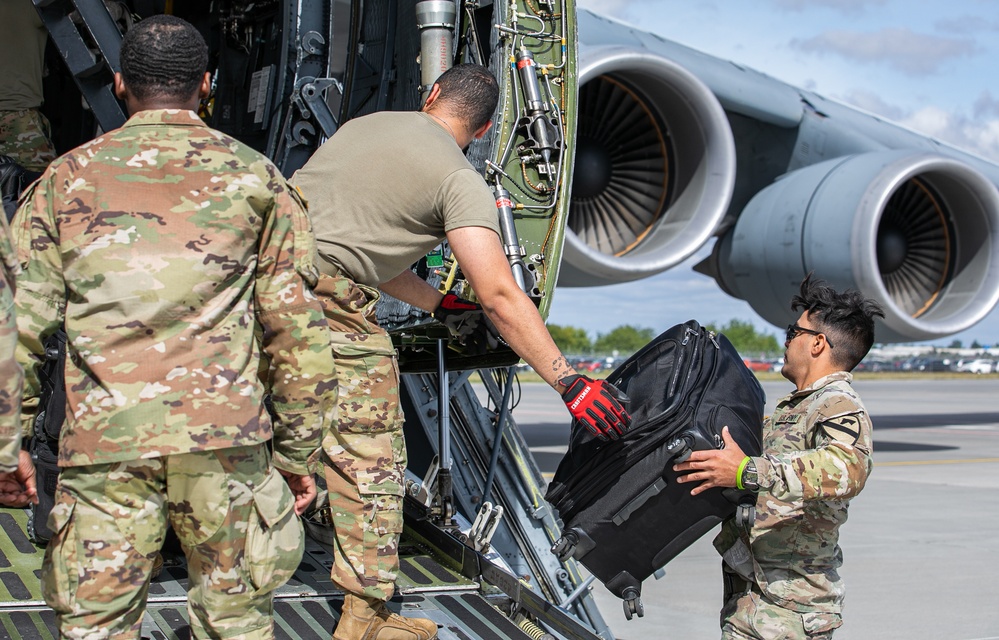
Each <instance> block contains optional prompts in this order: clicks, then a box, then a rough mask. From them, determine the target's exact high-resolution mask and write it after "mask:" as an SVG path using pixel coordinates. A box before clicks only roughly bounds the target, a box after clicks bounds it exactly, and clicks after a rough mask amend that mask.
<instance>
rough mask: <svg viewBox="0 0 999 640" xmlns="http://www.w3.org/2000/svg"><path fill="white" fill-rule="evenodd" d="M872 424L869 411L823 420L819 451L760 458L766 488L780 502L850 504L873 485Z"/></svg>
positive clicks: (817, 432)
mask: <svg viewBox="0 0 999 640" xmlns="http://www.w3.org/2000/svg"><path fill="white" fill-rule="evenodd" d="M870 433H871V423H870V418H869V417H868V416H867V413H866V412H865V411H864V410H863V409H860V410H853V411H849V412H846V413H838V414H836V415H831V416H829V415H822V414H820V415H819V416H818V420H817V421H816V422H815V424H814V425H813V428H812V439H813V442H814V444H813V448H811V449H805V450H804V451H795V452H791V453H785V454H781V455H773V454H767V455H764V456H762V457H760V458H757V459H756V468H757V471H758V472H759V478H760V486H761V487H763V488H765V489H766V490H767V491H768V492H769V493H770V494H771V495H772V496H774V497H775V498H777V499H778V500H783V501H786V502H790V501H794V500H847V499H850V498H852V497H853V496H855V495H857V494H858V493H860V491H861V490H862V489H863V488H864V485H865V484H866V483H867V476H868V475H869V474H870V472H871V468H872V466H873V462H872V459H871V447H870Z"/></svg>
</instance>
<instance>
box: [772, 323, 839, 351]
mask: <svg viewBox="0 0 999 640" xmlns="http://www.w3.org/2000/svg"><path fill="white" fill-rule="evenodd" d="M799 333H807V334H809V335H812V336H823V337H824V338H825V339H826V344H827V345H829V348H830V349H832V348H833V343H832V341H831V340H829V336H827V335H826V334H824V333H822V332H821V331H814V330H812V329H806V328H805V327H799V326H798V325H797V324H789V325H787V333H786V334H785V335H784V342H791V341H792V340H794V339H795V338H797V337H798V334H799Z"/></svg>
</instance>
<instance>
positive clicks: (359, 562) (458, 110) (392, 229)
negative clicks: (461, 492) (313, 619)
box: [292, 64, 630, 640]
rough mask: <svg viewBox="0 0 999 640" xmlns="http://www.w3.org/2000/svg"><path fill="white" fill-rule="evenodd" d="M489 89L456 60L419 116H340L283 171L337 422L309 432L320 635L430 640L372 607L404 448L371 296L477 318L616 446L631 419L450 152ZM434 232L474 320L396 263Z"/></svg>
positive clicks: (477, 128)
mask: <svg viewBox="0 0 999 640" xmlns="http://www.w3.org/2000/svg"><path fill="white" fill-rule="evenodd" d="M498 96H499V89H498V87H497V84H496V80H495V78H493V76H492V74H490V73H489V71H488V70H486V69H485V68H483V67H480V66H477V65H469V64H463V65H457V66H455V67H453V68H452V69H450V70H448V71H447V72H445V73H444V74H443V75H442V76H441V77H440V78H439V79H438V80H437V82H436V83H435V84H434V86H433V88H432V89H431V92H430V95H429V96H428V98H427V100H426V103H425V104H424V106H423V109H422V110H421V112H418V113H387V112H386V113H375V114H371V115H368V116H364V117H362V118H357V119H355V120H351V121H350V122H348V123H346V124H345V125H344V126H343V127H341V128H340V130H339V131H337V133H336V135H334V136H333V137H332V138H331V139H330V140H329V141H328V142H326V143H325V144H324V145H323V146H322V147H320V149H319V150H318V151H317V152H316V153H315V155H314V156H313V157H312V158H311V159H310V160H309V162H308V163H307V164H306V165H305V166H304V167H303V168H302V169H301V170H299V171H298V172H297V173H296V174H295V176H294V177H293V178H292V182H293V183H294V184H295V185H296V186H298V187H299V188H300V189H301V190H302V192H303V194H304V195H305V198H306V200H307V201H308V205H309V213H310V216H311V218H312V225H313V228H314V231H315V234H316V239H317V241H318V246H319V254H320V260H319V265H318V266H319V269H320V271H321V272H322V273H323V277H322V278H321V279H320V283H319V286H318V287H317V290H316V292H317V293H318V294H319V295H320V298H321V300H322V301H323V304H324V305H325V307H326V317H327V321H328V322H329V324H330V328H331V329H332V332H333V335H332V340H333V350H334V359H335V360H336V366H337V378H338V381H339V385H340V395H339V409H340V411H339V424H338V427H337V428H336V429H334V430H332V431H331V432H329V433H325V434H324V437H323V450H324V451H325V453H326V456H325V462H326V482H327V486H328V489H329V495H330V504H331V507H332V511H333V518H334V526H335V529H336V542H335V545H334V557H335V563H334V566H333V570H332V577H333V581H334V582H336V583H337V584H338V585H339V586H340V587H341V588H343V589H344V590H345V591H347V596H346V597H345V598H344V605H343V616H342V617H341V619H340V622H339V624H338V625H337V629H336V633H335V635H334V638H339V639H341V640H354V639H358V638H378V640H392V639H393V638H408V639H412V638H419V639H421V640H426V639H428V638H433V637H435V636H436V635H437V625H435V624H434V623H433V622H432V621H431V620H424V619H418V618H403V617H401V616H398V615H396V614H392V613H390V612H389V611H388V610H387V609H386V608H385V606H384V602H385V601H386V600H388V599H389V598H391V597H392V594H393V592H394V590H395V578H396V573H397V571H398V568H399V560H398V553H397V545H398V542H399V534H400V533H401V532H402V498H403V471H404V469H405V467H406V451H405V444H404V440H403V436H402V425H403V415H402V409H401V408H400V406H399V371H398V365H397V362H396V358H395V351H394V349H393V347H392V341H391V339H390V338H389V336H388V335H387V334H386V332H385V331H384V330H383V329H381V328H380V327H379V326H378V324H377V321H376V319H375V303H376V302H377V300H378V297H379V293H378V290H379V289H380V290H381V291H384V292H386V293H388V294H389V295H391V296H393V297H395V298H398V299H400V300H402V301H404V302H407V303H409V304H411V305H413V306H415V307H418V308H421V309H424V310H425V311H428V312H432V313H434V317H435V318H437V319H439V320H442V321H444V322H445V324H448V323H447V321H446V318H447V316H448V314H450V313H452V312H454V313H455V314H466V313H470V312H475V313H479V314H480V315H481V313H482V312H484V313H485V315H486V316H488V318H489V319H490V320H491V321H492V323H493V324H494V325H495V327H496V329H497V330H498V331H499V333H500V334H501V335H502V336H503V338H504V339H505V340H506V342H507V343H508V344H509V345H510V346H511V347H512V348H513V349H514V351H516V352H517V353H518V354H519V355H520V356H521V357H522V358H523V359H524V360H525V361H527V363H528V364H530V365H531V366H532V367H533V368H534V369H535V370H536V371H537V372H538V373H539V374H540V375H541V376H542V378H544V379H545V381H546V382H548V384H550V385H551V386H552V387H554V388H555V389H556V390H558V391H560V392H561V393H562V396H563V399H564V400H565V401H566V404H567V406H569V407H570V411H571V412H572V413H573V415H574V416H575V417H576V418H577V419H580V420H581V421H582V423H583V424H584V425H585V426H587V427H588V428H589V429H591V430H592V431H593V432H595V433H597V434H598V435H600V436H603V437H617V435H619V434H620V433H621V432H623V431H624V430H625V429H627V427H628V425H629V423H630V417H629V416H628V414H627V412H626V411H625V410H624V407H623V406H622V404H621V402H622V401H626V398H625V397H624V395H623V394H621V393H620V392H619V391H618V390H617V389H614V387H612V386H611V385H609V384H606V383H604V382H603V381H594V380H590V379H589V378H585V377H583V376H580V375H578V374H576V372H575V371H574V370H573V369H572V367H570V366H569V365H568V363H566V361H565V358H564V357H563V356H562V354H561V353H560V352H559V350H558V347H556V346H555V343H554V342H553V341H552V339H551V336H550V335H549V334H548V330H547V329H546V328H545V325H544V321H543V320H542V318H541V315H540V314H539V313H538V310H537V308H536V307H535V306H534V303H533V302H531V300H530V298H528V297H527V295H526V294H525V293H524V292H523V291H522V290H521V289H520V287H519V286H518V285H517V283H516V281H515V280H514V278H513V273H512V272H511V270H510V265H509V263H508V262H507V259H506V255H505V254H504V253H503V248H502V244H501V242H500V236H499V223H498V219H497V215H496V204H495V200H494V198H493V195H492V192H491V191H490V190H489V188H488V187H487V186H486V183H485V181H484V180H483V179H482V177H481V176H480V175H479V174H478V172H477V171H475V169H474V168H473V167H472V166H471V165H470V164H469V163H468V161H467V160H466V159H465V156H464V153H463V149H465V148H466V147H467V146H468V145H469V144H470V143H471V142H472V140H474V139H478V138H481V137H482V136H484V135H485V133H486V132H487V131H488V130H489V127H490V126H491V125H492V121H491V120H490V118H491V116H492V113H493V111H494V110H495V108H496V104H497V101H498ZM445 238H446V239H447V241H448V244H449V246H450V248H451V250H452V252H453V254H454V257H455V258H456V259H457V261H458V263H459V264H460V265H461V270H462V273H463V274H464V275H465V277H466V278H467V280H468V282H469V283H470V284H471V286H472V289H473V290H474V291H475V294H476V296H477V297H478V299H479V301H480V302H481V304H482V309H481V311H475V309H474V308H475V307H476V305H468V304H467V303H465V302H464V301H460V302H459V303H458V305H457V306H456V307H453V306H452V304H453V303H454V302H455V300H457V299H456V298H455V296H454V295H452V294H448V295H447V296H445V295H442V294H441V293H440V292H439V291H437V290H436V289H434V288H433V287H431V286H430V285H429V284H427V282H426V281H424V280H423V279H421V278H420V277H419V276H417V275H416V274H414V273H413V272H412V271H410V270H409V266H410V265H411V264H412V263H414V262H416V261H417V260H418V259H419V258H421V257H422V256H424V255H425V254H426V253H427V252H428V251H429V250H431V249H433V248H434V247H436V246H437V245H438V244H440V242H441V241H443V240H444V239H445ZM470 309H471V311H470ZM449 328H450V327H449Z"/></svg>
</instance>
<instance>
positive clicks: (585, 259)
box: [559, 46, 736, 286]
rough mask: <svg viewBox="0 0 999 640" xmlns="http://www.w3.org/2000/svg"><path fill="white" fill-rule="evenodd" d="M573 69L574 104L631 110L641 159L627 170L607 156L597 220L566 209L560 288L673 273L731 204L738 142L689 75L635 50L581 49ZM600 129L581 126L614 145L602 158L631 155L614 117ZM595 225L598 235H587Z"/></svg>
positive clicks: (715, 105) (707, 237)
mask: <svg viewBox="0 0 999 640" xmlns="http://www.w3.org/2000/svg"><path fill="white" fill-rule="evenodd" d="M579 69H580V104H581V105H582V104H584V103H586V102H587V101H588V100H591V99H594V98H593V96H592V95H588V93H592V92H594V91H610V90H613V91H615V92H617V94H618V96H619V97H620V98H621V99H623V100H625V101H630V103H631V112H630V113H631V114H632V115H633V116H634V117H636V118H638V119H640V120H641V121H643V122H645V123H647V125H646V127H645V128H646V129H647V131H646V133H647V134H648V138H647V139H646V140H645V142H646V143H647V144H645V145H644V147H645V148H646V151H647V152H648V156H647V157H644V158H642V157H640V156H639V157H636V158H632V160H633V161H634V162H635V163H637V164H634V165H632V166H631V167H630V169H629V167H625V166H623V165H622V164H621V162H620V160H618V159H615V155H614V154H613V153H608V154H607V155H608V157H609V158H610V163H611V167H610V178H609V179H608V183H609V185H610V186H609V187H608V190H609V191H611V195H613V196H614V197H610V198H605V199H604V201H603V202H602V203H601V205H600V206H599V208H598V210H597V211H596V212H594V210H593V209H591V210H590V211H589V212H586V211H584V210H585V206H584V207H583V208H580V207H578V206H577V205H576V204H575V203H574V204H572V205H571V206H570V211H569V220H568V224H567V231H566V234H565V245H564V250H563V263H562V267H561V271H560V275H559V284H561V285H568V286H593V285H602V284H616V283H620V282H628V281H632V280H638V279H641V278H645V277H648V276H651V275H655V274H657V273H660V272H662V271H665V270H666V269H669V268H671V267H674V266H676V265H677V264H679V263H681V262H683V261H684V260H685V259H687V258H688V257H690V256H691V255H693V254H694V253H695V252H696V251H697V250H698V249H700V248H701V247H702V246H703V245H704V244H705V243H706V242H707V241H708V240H710V238H711V237H712V235H713V234H714V232H715V230H716V228H717V227H718V225H719V223H720V222H721V220H722V218H723V217H724V215H725V213H726V212H727V211H728V207H729V204H730V202H731V198H732V192H733V189H734V185H735V172H736V165H735V162H736V159H735V158H736V157H735V141H734V138H733V135H732V131H731V128H730V126H729V123H728V118H727V117H726V115H725V111H724V109H723V108H722V106H721V104H720V103H719V102H718V100H717V99H716V98H715V96H714V94H713V93H712V92H711V90H710V89H709V88H708V87H707V86H706V85H705V84H704V83H703V82H702V81H701V80H699V79H698V78H697V77H695V76H694V75H693V74H691V73H690V72H689V71H687V70H686V69H684V68H683V67H681V66H679V65H677V64H676V63H674V62H672V61H670V60H667V59H665V58H662V57H659V56H657V55H653V54H649V53H647V52H644V51H641V50H636V49H632V48H629V47H621V46H609V47H598V48H590V49H585V50H583V51H582V52H581V55H580V65H579ZM601 97H602V96H597V99H596V101H597V102H599V100H598V99H599V98H601ZM622 113H624V112H622ZM591 124H594V125H599V124H600V123H591ZM603 124H604V128H602V129H601V128H599V127H597V128H595V129H589V130H587V129H586V127H584V128H583V132H584V135H589V136H591V137H601V136H602V137H604V138H606V137H607V136H611V140H610V141H609V142H605V143H603V144H604V145H605V147H608V148H609V151H616V149H610V147H613V146H614V145H615V144H618V145H624V146H631V147H634V145H635V143H636V140H634V139H630V138H629V139H619V140H615V139H614V138H613V131H614V129H615V127H616V126H617V125H618V123H617V122H615V121H614V119H613V118H607V119H606V120H605V122H604V123H603ZM628 130H629V131H630V130H631V129H630V128H629V129H628ZM650 132H651V133H650ZM637 142H639V143H640V142H641V141H637ZM640 146H641V145H640ZM618 157H620V156H618ZM584 160H585V158H584ZM598 160H599V158H594V161H595V162H596V161H598ZM636 168H637V171H636ZM598 170H599V167H598ZM629 170H630V173H629ZM640 174H641V175H642V179H641V180H637V181H636V180H631V181H630V182H629V183H628V184H627V187H628V189H623V188H621V185H622V184H624V183H623V182H622V181H623V180H628V179H629V178H634V177H635V176H637V175H640ZM580 175H584V174H580ZM579 177H580V176H579V175H577V176H574V180H575V179H578V178H579ZM590 188H595V187H594V185H590V184H587V185H580V186H579V187H578V188H577V193H587V189H590ZM636 190H641V195H640V197H639V196H638V195H636V194H638V193H639V191H636ZM629 194H631V196H629ZM632 196H634V197H632ZM629 198H630V201H629ZM585 200H586V199H585V198H581V202H580V204H583V202H584V201H585ZM597 214H599V215H597ZM587 217H589V220H586V218H587ZM588 225H589V226H588ZM599 225H602V226H603V228H602V229H596V228H594V227H595V226H599ZM612 236H613V241H611V237H612ZM601 237H602V238H603V239H604V240H600V239H599V238H601Z"/></svg>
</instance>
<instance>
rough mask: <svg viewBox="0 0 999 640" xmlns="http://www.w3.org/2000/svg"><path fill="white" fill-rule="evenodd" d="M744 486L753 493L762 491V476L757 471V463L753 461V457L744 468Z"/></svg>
mask: <svg viewBox="0 0 999 640" xmlns="http://www.w3.org/2000/svg"><path fill="white" fill-rule="evenodd" d="M742 486H744V487H746V489H748V490H750V491H752V492H753V493H759V491H760V476H759V473H757V471H756V463H755V462H753V459H752V458H750V459H749V462H747V463H746V466H745V467H743V469H742Z"/></svg>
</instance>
